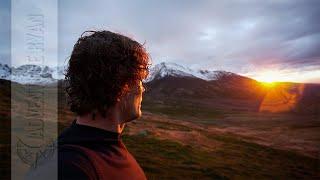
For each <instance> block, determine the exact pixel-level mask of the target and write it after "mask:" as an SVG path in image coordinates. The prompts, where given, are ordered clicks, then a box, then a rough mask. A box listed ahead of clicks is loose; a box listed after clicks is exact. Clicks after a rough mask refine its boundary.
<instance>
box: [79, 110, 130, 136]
mask: <svg viewBox="0 0 320 180" xmlns="http://www.w3.org/2000/svg"><path fill="white" fill-rule="evenodd" d="M120 119H121V118H120V115H119V113H117V112H112V113H109V114H108V115H107V116H106V117H105V118H104V117H102V116H101V115H100V113H96V115H95V118H94V119H92V114H91V113H89V114H86V115H82V116H77V122H76V123H77V124H80V125H86V126H92V127H95V128H100V129H104V130H107V131H111V132H116V133H121V132H122V131H123V129H124V127H125V124H124V123H122V124H121V123H119V122H121V121H120Z"/></svg>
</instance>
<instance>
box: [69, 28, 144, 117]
mask: <svg viewBox="0 0 320 180" xmlns="http://www.w3.org/2000/svg"><path fill="white" fill-rule="evenodd" d="M85 33H90V34H89V35H86V36H83V34H85ZM83 34H82V35H81V37H80V38H79V39H78V41H77V42H76V44H75V45H74V47H73V51H72V54H71V56H70V60H69V66H68V68H67V70H66V74H65V80H66V84H67V85H66V89H65V90H66V93H67V100H68V104H69V106H70V110H71V111H72V112H74V113H76V114H77V115H84V114H87V113H91V112H93V119H94V116H95V113H94V112H96V111H97V112H99V113H100V114H101V115H102V116H103V117H105V116H106V115H105V111H106V110H107V109H108V108H110V107H112V106H114V105H115V104H116V102H117V101H119V99H120V98H121V97H122V96H124V95H125V94H126V93H127V92H128V91H129V90H130V88H131V87H133V86H134V85H136V84H137V82H138V81H139V80H143V79H145V78H146V77H147V75H148V71H149V70H148V67H149V65H150V64H149V55H148V53H147V52H146V49H145V48H144V47H143V45H141V44H139V43H138V42H137V41H135V40H132V39H131V38H128V37H126V36H123V35H121V34H118V33H114V32H110V31H85V32H84V33H83Z"/></svg>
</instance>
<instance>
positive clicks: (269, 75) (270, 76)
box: [255, 71, 282, 85]
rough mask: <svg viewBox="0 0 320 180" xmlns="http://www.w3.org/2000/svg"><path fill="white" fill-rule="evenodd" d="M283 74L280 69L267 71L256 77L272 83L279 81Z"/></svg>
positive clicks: (261, 80) (268, 83) (267, 83)
mask: <svg viewBox="0 0 320 180" xmlns="http://www.w3.org/2000/svg"><path fill="white" fill-rule="evenodd" d="M281 76H282V74H281V73H280V72H279V71H265V72H263V73H261V74H259V75H258V76H257V77H256V78H255V79H256V80H258V81H260V82H264V83H266V85H272V84H273V82H276V81H279V78H280V77H281Z"/></svg>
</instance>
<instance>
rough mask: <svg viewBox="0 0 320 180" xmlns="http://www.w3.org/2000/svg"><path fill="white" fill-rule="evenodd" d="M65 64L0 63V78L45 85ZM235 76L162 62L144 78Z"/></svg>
mask: <svg viewBox="0 0 320 180" xmlns="http://www.w3.org/2000/svg"><path fill="white" fill-rule="evenodd" d="M65 69H66V66H57V67H48V66H39V65H33V64H27V65H22V66H19V67H10V66H8V65H6V64H1V63H0V78H1V79H6V80H11V81H13V82H18V83H20V84H37V85H45V84H51V83H55V82H57V80H61V79H64V72H65ZM226 75H228V76H231V75H232V76H236V74H234V73H230V72H225V71H212V70H203V69H191V68H188V67H185V66H182V65H179V64H176V63H167V62H162V63H159V64H156V65H154V66H152V67H151V68H150V72H149V76H148V77H147V79H146V80H145V81H146V82H151V81H153V80H157V79H161V78H164V77H167V76H173V77H193V78H199V79H202V80H206V81H211V80H217V79H219V78H221V77H222V76H226Z"/></svg>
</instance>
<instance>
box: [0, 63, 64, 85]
mask: <svg viewBox="0 0 320 180" xmlns="http://www.w3.org/2000/svg"><path fill="white" fill-rule="evenodd" d="M64 69H65V68H64V67H55V68H51V67H48V66H39V65H32V64H27V65H22V66H19V67H9V66H8V65H6V64H5V65H3V64H0V79H7V80H11V81H13V82H18V83H20V84H40V85H45V84H51V83H55V82H57V80H58V79H63V78H64V75H63V73H64Z"/></svg>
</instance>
